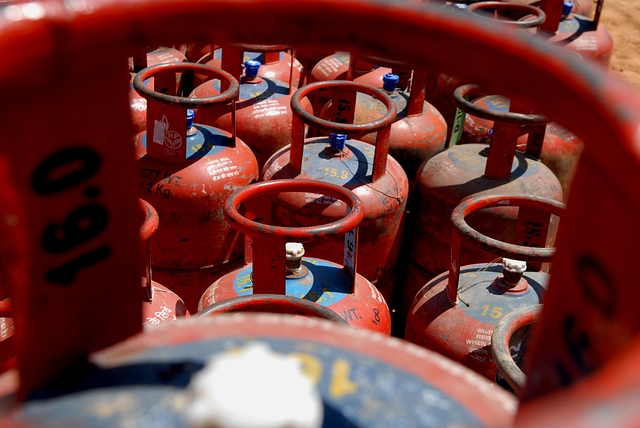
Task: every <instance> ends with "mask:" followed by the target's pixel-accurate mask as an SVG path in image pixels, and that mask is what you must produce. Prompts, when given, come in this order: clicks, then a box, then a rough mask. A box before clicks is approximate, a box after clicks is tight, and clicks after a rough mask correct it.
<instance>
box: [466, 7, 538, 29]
mask: <svg viewBox="0 0 640 428" xmlns="http://www.w3.org/2000/svg"><path fill="white" fill-rule="evenodd" d="M467 10H468V11H469V12H471V13H473V14H474V15H475V16H479V17H481V18H485V19H490V20H492V21H496V22H498V23H499V24H500V25H503V26H506V27H513V28H516V29H525V28H534V27H539V26H540V25H542V23H544V21H545V19H546V18H547V15H546V14H545V13H544V11H543V10H542V9H540V8H537V7H535V6H531V5H528V4H519V3H509V2H501V1H482V2H478V3H473V4H470V5H469V6H468V7H467ZM486 10H508V11H523V12H530V14H531V15H534V16H535V19H531V20H527V21H502V20H496V19H494V18H492V17H490V16H488V15H487V14H482V13H477V12H476V11H486Z"/></svg>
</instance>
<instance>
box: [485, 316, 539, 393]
mask: <svg viewBox="0 0 640 428" xmlns="http://www.w3.org/2000/svg"><path fill="white" fill-rule="evenodd" d="M541 310H542V305H531V306H526V307H524V308H520V309H517V310H515V311H513V312H511V313H509V314H508V315H506V316H505V317H504V318H502V319H501V320H500V322H499V323H498V325H496V327H495V328H494V329H493V334H492V335H491V353H492V354H493V359H494V360H495V362H496V366H497V367H498V371H499V372H500V374H501V375H502V377H504V379H505V380H506V381H507V383H508V384H509V385H510V386H511V387H512V388H513V390H514V391H516V393H517V394H520V392H521V391H522V389H523V388H524V385H525V383H526V382H527V375H525V374H524V372H523V371H522V369H521V368H520V367H518V365H517V364H516V362H515V361H514V360H513V358H512V357H511V352H510V350H509V348H510V346H509V341H510V340H511V336H512V335H513V333H515V332H516V331H517V330H519V329H520V328H522V327H525V326H527V325H530V324H533V323H534V322H537V321H538V319H539V318H540V311H541Z"/></svg>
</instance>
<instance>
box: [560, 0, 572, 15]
mask: <svg viewBox="0 0 640 428" xmlns="http://www.w3.org/2000/svg"><path fill="white" fill-rule="evenodd" d="M571 10H573V2H572V1H571V0H565V1H564V3H562V16H567V15H569V14H570V13H571Z"/></svg>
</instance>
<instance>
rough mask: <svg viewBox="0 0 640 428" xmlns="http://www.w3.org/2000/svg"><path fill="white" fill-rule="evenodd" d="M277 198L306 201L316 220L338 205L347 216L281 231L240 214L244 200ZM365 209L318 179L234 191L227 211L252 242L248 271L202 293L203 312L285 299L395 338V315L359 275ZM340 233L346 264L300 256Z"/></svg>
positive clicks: (307, 211) (263, 212)
mask: <svg viewBox="0 0 640 428" xmlns="http://www.w3.org/2000/svg"><path fill="white" fill-rule="evenodd" d="M278 193H283V194H286V195H290V197H301V199H303V200H304V201H305V204H306V206H307V207H306V208H303V209H302V212H301V214H302V215H305V214H308V215H310V216H314V214H315V215H317V213H318V211H322V209H323V208H324V207H325V206H327V205H333V208H334V211H339V212H341V213H342V214H341V217H343V218H342V219H340V220H336V221H332V222H331V223H328V224H320V225H314V226H302V227H295V226H291V225H287V227H282V226H275V225H272V224H262V223H258V222H255V221H252V220H249V219H248V218H247V217H245V216H243V215H241V214H240V213H239V212H238V206H240V205H241V204H243V203H245V201H251V200H252V199H253V200H257V199H261V198H262V200H263V199H264V197H265V196H270V195H274V194H278ZM294 195H295V196H294ZM329 201H330V202H331V203H330V204H328V202H329ZM336 201H341V202H336ZM334 202H336V203H334ZM247 203H248V202H247ZM256 209H257V212H258V213H257V214H256V213H255V212H253V213H251V214H250V216H251V217H253V218H265V216H268V215H269V210H267V209H265V208H263V207H256ZM364 209H365V208H364V206H363V203H362V202H361V201H360V199H359V198H358V197H357V196H356V195H355V194H354V193H353V192H350V191H349V190H347V189H345V188H344V187H341V186H338V185H336V184H331V183H323V182H320V181H316V180H273V181H268V182H263V183H257V184H253V185H251V186H247V187H246V188H244V189H241V190H238V191H236V192H235V193H234V194H233V195H231V196H230V197H229V199H228V200H227V202H226V203H225V211H224V212H225V216H226V218H227V219H228V220H229V222H230V223H231V225H232V226H233V227H234V228H236V229H237V230H238V231H239V232H242V233H244V234H245V237H250V238H251V251H249V250H247V251H245V265H244V266H243V267H241V268H240V269H237V270H235V271H233V272H231V273H229V274H227V275H225V276H223V277H222V278H220V279H218V280H217V281H216V282H214V283H213V284H211V286H210V287H209V288H208V289H207V290H206V291H205V292H204V294H203V295H202V298H201V299H200V303H199V304H198V309H199V310H202V309H203V308H205V307H207V306H209V305H211V304H214V303H217V302H222V301H224V300H226V299H229V298H233V297H236V296H243V295H248V294H254V295H259V294H280V295H283V294H287V295H291V296H294V297H298V298H305V299H307V300H311V301H313V302H316V303H318V304H320V305H322V306H327V307H329V308H330V309H332V310H333V311H335V312H337V313H338V314H339V315H340V316H341V317H342V318H344V319H345V321H347V322H348V323H349V324H350V325H352V326H354V327H358V328H367V329H370V330H374V331H378V332H381V333H385V334H389V332H390V331H391V315H390V312H389V308H388V307H387V304H386V302H385V300H384V298H383V297H382V295H381V294H380V293H379V292H378V290H377V289H376V288H375V287H374V286H373V285H372V284H371V283H370V282H369V281H367V280H366V279H365V278H364V277H362V276H361V275H359V274H357V273H356V269H357V254H358V251H357V250H358V225H359V224H360V222H361V221H362V218H363V216H364ZM345 210H346V211H347V212H348V214H347V215H346V216H345V214H344V212H345ZM274 223H275V222H274ZM283 223H284V224H287V222H283ZM336 235H339V236H340V237H341V238H342V239H343V245H342V248H340V250H342V260H341V261H342V263H343V264H344V266H343V265H339V264H337V263H333V262H330V261H327V260H323V259H320V258H309V257H306V258H303V257H302V256H303V255H304V253H305V248H304V245H303V244H302V243H301V242H305V244H306V243H308V242H309V241H311V242H313V241H318V240H320V239H322V240H325V239H329V238H334V237H335V236H336ZM342 235H345V236H344V237H343V236H342ZM307 245H308V244H307Z"/></svg>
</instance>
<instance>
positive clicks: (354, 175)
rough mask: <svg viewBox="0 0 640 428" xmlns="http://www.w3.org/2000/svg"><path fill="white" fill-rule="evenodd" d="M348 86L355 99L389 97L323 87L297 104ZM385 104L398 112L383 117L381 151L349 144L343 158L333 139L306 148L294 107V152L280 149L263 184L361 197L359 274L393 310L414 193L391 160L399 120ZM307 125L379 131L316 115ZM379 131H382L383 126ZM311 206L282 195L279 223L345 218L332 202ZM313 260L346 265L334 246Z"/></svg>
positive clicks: (326, 245)
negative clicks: (308, 186)
mask: <svg viewBox="0 0 640 428" xmlns="http://www.w3.org/2000/svg"><path fill="white" fill-rule="evenodd" d="M343 85H347V86H348V87H351V88H353V89H351V91H352V95H354V98H355V93H353V91H355V90H362V88H365V89H366V88H369V89H368V91H369V93H370V94H380V95H378V96H380V97H387V96H386V95H385V94H382V93H381V92H379V91H377V90H375V89H374V88H372V87H370V86H369V87H365V86H363V85H362V84H358V83H355V82H318V83H316V84H312V85H307V86H306V87H305V90H304V93H303V92H297V93H296V99H300V98H302V97H303V96H305V95H306V93H307V92H311V91H312V90H317V89H318V88H325V87H327V88H329V90H336V91H337V90H338V89H340V88H342V87H343ZM309 88H311V89H309ZM356 88H358V89H356ZM301 90H302V89H300V90H299V91H301ZM296 99H294V101H295V100H296ZM385 103H389V106H390V105H391V104H393V110H392V111H389V110H388V111H387V114H386V115H385V117H384V119H385V121H386V122H385V123H386V125H384V126H386V127H387V128H386V129H385V130H381V131H378V137H377V138H379V140H378V141H379V143H378V145H377V146H376V147H375V148H374V147H372V146H371V145H370V144H367V143H364V142H362V141H359V140H355V139H349V140H347V141H346V146H345V148H344V150H342V151H338V152H334V151H332V150H331V149H330V148H329V144H330V138H326V137H318V138H309V139H306V140H304V144H303V140H302V131H301V128H302V123H301V121H300V119H297V115H298V114H301V113H302V111H303V109H302V108H301V107H300V106H298V108H295V106H294V113H295V114H296V121H294V126H298V128H295V129H294V138H296V140H294V143H293V145H292V146H291V147H285V148H283V149H281V150H280V151H278V152H277V153H276V154H274V155H273V156H272V157H271V159H269V161H268V162H267V163H266V164H265V167H264V171H263V175H262V177H263V180H279V179H282V178H305V179H315V180H322V181H327V182H331V183H335V184H339V185H341V186H344V187H345V188H347V189H350V190H351V191H353V192H354V193H355V194H357V195H358V197H360V198H361V199H362V201H363V204H364V207H365V208H364V209H365V219H364V220H363V221H362V225H361V226H360V230H361V238H360V250H359V255H360V260H361V263H360V266H359V268H358V273H360V274H362V276H364V277H365V278H367V279H368V280H369V281H371V282H372V283H373V284H374V285H375V286H376V287H377V288H378V290H380V292H381V293H382V295H383V296H384V298H385V300H386V301H387V302H388V303H389V304H390V305H392V302H393V297H394V296H393V294H394V293H393V289H394V284H395V276H394V275H395V272H394V270H395V266H396V263H397V259H398V253H399V250H400V243H401V235H402V227H403V222H404V210H405V206H406V202H407V198H408V193H409V187H408V180H407V175H406V173H405V172H404V170H403V169H402V167H401V166H400V164H399V163H398V162H397V161H396V160H395V159H393V157H391V156H387V148H388V146H387V141H388V140H385V139H386V138H388V135H389V134H388V126H389V125H390V124H391V122H392V121H393V119H394V117H395V112H396V109H395V103H393V101H392V100H391V99H390V98H388V97H387V98H386V101H385ZM292 104H293V103H292ZM338 104H339V103H336V105H338ZM340 105H344V104H340ZM338 108H342V107H338ZM381 120H382V119H378V120H377V121H375V122H376V123H377V124H378V125H379V124H380V123H382V122H381ZM305 122H306V123H307V124H309V125H310V126H312V127H313V126H319V125H320V124H322V126H323V127H324V129H325V130H331V131H333V132H347V131H340V129H347V128H344V127H352V128H351V129H353V131H356V132H358V133H362V132H363V131H372V130H375V128H374V127H373V125H371V124H372V123H373V122H369V123H365V124H356V125H346V124H345V125H343V124H340V123H334V122H328V121H324V120H321V119H317V118H315V117H314V116H311V115H308V116H307V118H305ZM296 129H298V131H296ZM377 129H380V126H378V128H377ZM353 131H350V132H353ZM303 151H304V156H303ZM309 202H310V201H309V200H308V198H302V197H296V196H293V195H281V196H280V197H279V198H278V201H277V202H276V207H275V209H274V213H273V215H274V218H277V219H279V220H280V221H281V222H283V224H290V225H292V226H294V225H298V226H308V225H312V224H314V223H316V222H327V221H330V220H331V219H335V218H336V216H337V215H340V214H338V213H340V209H339V207H336V206H333V205H332V204H331V203H330V201H316V202H313V208H312V209H311V210H308V209H303V207H305V206H308V204H309ZM308 254H310V255H312V256H314V257H318V258H322V259H326V260H331V261H333V262H340V261H341V260H342V252H341V247H340V245H339V243H338V242H336V241H334V240H327V241H326V242H319V243H313V244H312V245H309V246H308Z"/></svg>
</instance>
